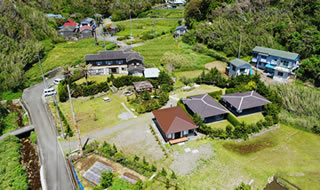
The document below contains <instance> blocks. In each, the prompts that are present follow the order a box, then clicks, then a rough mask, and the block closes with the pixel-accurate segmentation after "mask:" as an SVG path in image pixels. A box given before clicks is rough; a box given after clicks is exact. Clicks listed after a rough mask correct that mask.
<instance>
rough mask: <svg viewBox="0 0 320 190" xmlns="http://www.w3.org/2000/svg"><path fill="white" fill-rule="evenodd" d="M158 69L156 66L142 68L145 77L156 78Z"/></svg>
mask: <svg viewBox="0 0 320 190" xmlns="http://www.w3.org/2000/svg"><path fill="white" fill-rule="evenodd" d="M159 73H160V70H159V69H158V68H146V69H144V77H145V78H158V77H159Z"/></svg>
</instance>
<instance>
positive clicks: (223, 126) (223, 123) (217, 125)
mask: <svg viewBox="0 0 320 190" xmlns="http://www.w3.org/2000/svg"><path fill="white" fill-rule="evenodd" d="M208 125H209V126H210V127H212V128H213V129H223V130H225V129H226V127H227V126H228V125H231V126H232V124H231V123H230V122H229V121H228V120H223V121H218V122H214V123H210V124H208Z"/></svg>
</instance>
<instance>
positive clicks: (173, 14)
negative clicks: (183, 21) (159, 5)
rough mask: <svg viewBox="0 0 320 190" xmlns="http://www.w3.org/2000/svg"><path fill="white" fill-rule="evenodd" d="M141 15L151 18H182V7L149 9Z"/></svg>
mask: <svg viewBox="0 0 320 190" xmlns="http://www.w3.org/2000/svg"><path fill="white" fill-rule="evenodd" d="M142 16H144V17H151V18H184V9H151V10H149V11H147V12H146V13H145V14H144V15H142Z"/></svg>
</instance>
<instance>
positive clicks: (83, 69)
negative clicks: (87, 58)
mask: <svg viewBox="0 0 320 190" xmlns="http://www.w3.org/2000/svg"><path fill="white" fill-rule="evenodd" d="M91 66H92V65H91V64H88V65H87V64H86V63H81V64H80V67H79V68H80V71H81V72H82V73H83V74H84V78H85V79H86V85H87V86H88V75H89V70H90V68H91Z"/></svg>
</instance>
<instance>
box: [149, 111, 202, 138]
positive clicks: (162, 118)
mask: <svg viewBox="0 0 320 190" xmlns="http://www.w3.org/2000/svg"><path fill="white" fill-rule="evenodd" d="M152 113H153V115H154V117H155V118H154V119H153V120H154V122H155V124H156V125H157V127H158V129H159V131H160V133H161V135H162V136H163V138H164V139H165V140H166V141H172V140H176V139H182V140H183V139H185V140H187V137H188V136H193V135H195V130H196V129H197V128H198V126H197V125H196V124H195V123H194V122H193V120H192V119H191V118H190V116H189V115H188V114H187V113H186V112H185V111H184V110H183V109H182V108H181V107H179V106H177V107H171V108H165V109H160V110H155V111H152Z"/></svg>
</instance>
